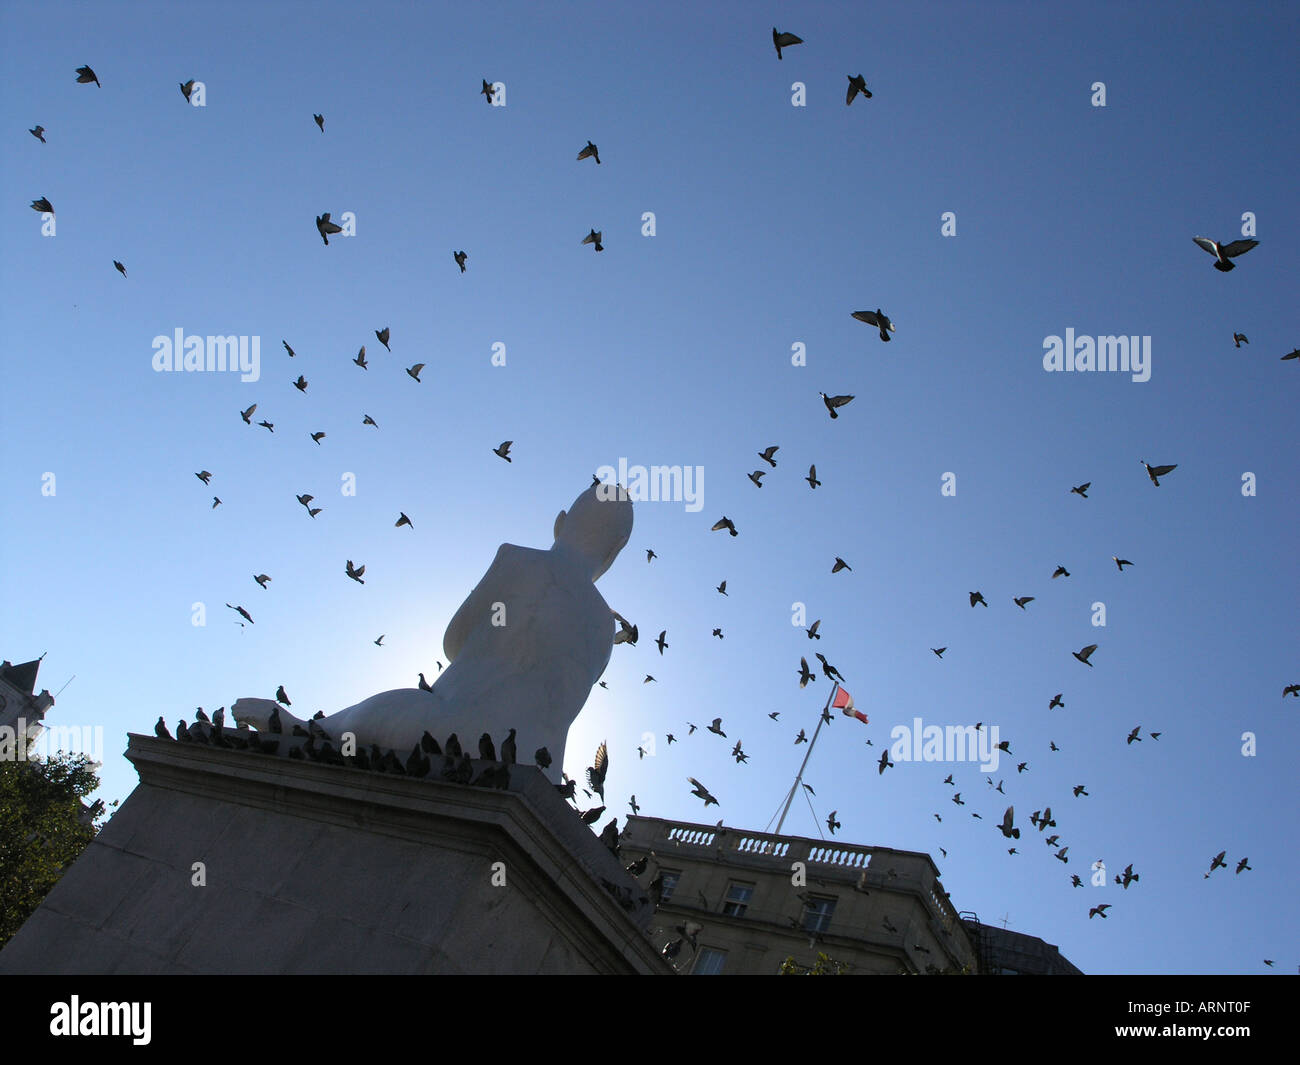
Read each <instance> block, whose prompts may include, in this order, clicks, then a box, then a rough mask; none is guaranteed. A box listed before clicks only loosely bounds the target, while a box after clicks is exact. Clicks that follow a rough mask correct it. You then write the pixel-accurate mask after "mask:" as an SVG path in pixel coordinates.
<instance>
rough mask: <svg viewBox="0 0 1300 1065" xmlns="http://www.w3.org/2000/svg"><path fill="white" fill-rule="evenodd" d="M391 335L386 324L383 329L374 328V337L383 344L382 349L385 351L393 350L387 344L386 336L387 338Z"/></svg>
mask: <svg viewBox="0 0 1300 1065" xmlns="http://www.w3.org/2000/svg"><path fill="white" fill-rule="evenodd" d="M391 335H392V334H391V333H390V331H389V329H388V326H384V328H383V329H376V330H375V336H376V338H378V340H379V343H381V344H383V345H384V349H385V350H386V351H392V350H393V349H392V348H390V347H389V346H388V338H389V337H390V336H391Z"/></svg>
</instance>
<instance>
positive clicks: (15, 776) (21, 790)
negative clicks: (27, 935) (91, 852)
mask: <svg viewBox="0 0 1300 1065" xmlns="http://www.w3.org/2000/svg"><path fill="white" fill-rule="evenodd" d="M95 764H96V763H94V762H92V761H91V760H90V759H89V758H88V757H87V756H86V755H84V754H78V755H66V754H60V755H57V756H55V757H53V758H48V759H30V760H26V759H25V760H21V761H20V760H12V759H10V760H3V761H0V949H2V948H3V947H4V945H5V944H6V943H8V942H9V940H10V939H11V938H12V937H13V935H14V933H16V932H17V931H18V929H19V928H21V927H22V924H23V922H24V921H26V920H27V918H28V917H30V916H31V915H32V913H33V912H34V911H35V910H36V908H37V907H38V906H39V905H40V904H41V901H42V900H43V899H44V898H45V896H46V895H47V894H48V893H49V891H50V889H51V888H52V887H54V885H55V884H56V883H58V880H59V877H61V876H62V875H63V873H64V871H65V870H66V869H67V868H68V866H70V865H71V864H72V863H73V862H74V861H75V860H76V858H77V856H78V855H79V854H81V852H82V851H83V850H84V849H85V848H86V845H87V844H88V843H89V842H90V841H91V840H92V839H94V837H95V831H96V826H95V824H94V817H97V816H100V815H102V812H103V804H102V803H96V804H95V805H94V806H93V807H92V808H91V814H90V815H87V813H86V811H85V810H84V808H83V807H82V804H81V800H82V799H83V798H84V797H85V796H87V795H89V794H90V793H91V792H93V791H94V790H95V789H96V788H98V787H99V777H98V776H97V774H96V772H95Z"/></svg>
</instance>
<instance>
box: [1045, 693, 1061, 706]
mask: <svg viewBox="0 0 1300 1065" xmlns="http://www.w3.org/2000/svg"><path fill="white" fill-rule="evenodd" d="M1064 694H1065V693H1064V692H1057V693H1056V694H1055V695H1053V696H1052V701H1051V702H1050V703H1048V704H1047V709H1049V710H1052V709H1055V708H1056V707H1058V706H1059V707H1061V708H1063V709H1064V707H1065V703H1063V702H1062V701H1061V696H1062V695H1064Z"/></svg>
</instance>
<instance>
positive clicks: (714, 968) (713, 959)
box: [691, 947, 727, 976]
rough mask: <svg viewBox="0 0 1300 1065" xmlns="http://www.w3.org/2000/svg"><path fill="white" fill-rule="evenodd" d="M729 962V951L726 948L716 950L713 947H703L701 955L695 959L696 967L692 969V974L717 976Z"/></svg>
mask: <svg viewBox="0 0 1300 1065" xmlns="http://www.w3.org/2000/svg"><path fill="white" fill-rule="evenodd" d="M726 963H727V952H726V951H725V950H714V949H713V948H712V947H701V948H700V955H699V957H698V958H696V959H695V968H694V969H692V970H691V975H692V976H717V975H718V974H719V973H721V972H722V967H723V966H724V965H725V964H726Z"/></svg>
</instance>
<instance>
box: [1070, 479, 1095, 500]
mask: <svg viewBox="0 0 1300 1065" xmlns="http://www.w3.org/2000/svg"><path fill="white" fill-rule="evenodd" d="M1091 487H1092V482H1091V481H1085V482H1084V483H1083V484H1081V485H1077V486H1075V487H1074V488H1071V489H1070V491H1071V492H1073V493H1074V494H1075V495H1077V496H1083V498H1084V499H1087V498H1088V489H1089V488H1091Z"/></svg>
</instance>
